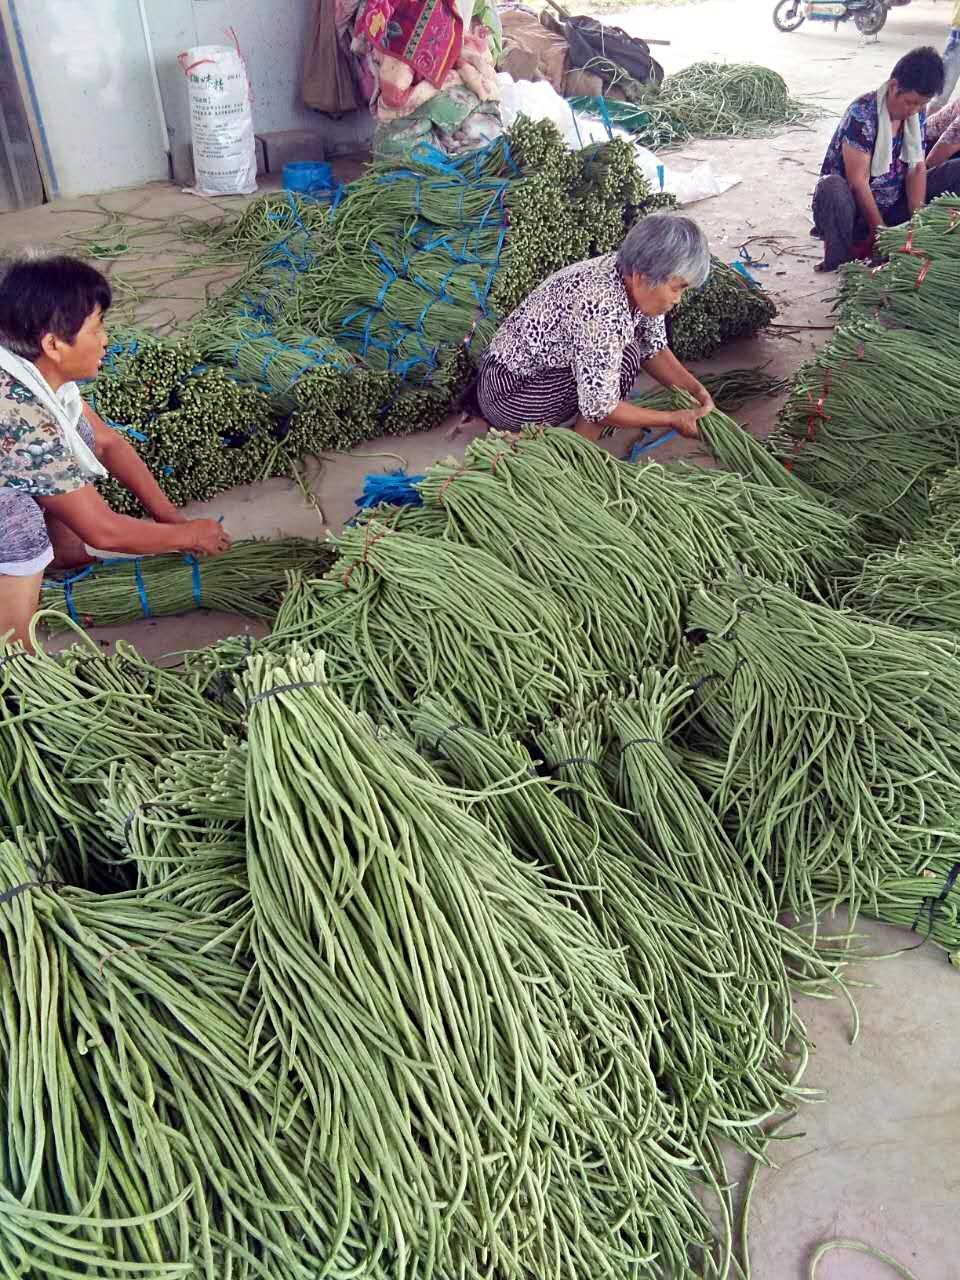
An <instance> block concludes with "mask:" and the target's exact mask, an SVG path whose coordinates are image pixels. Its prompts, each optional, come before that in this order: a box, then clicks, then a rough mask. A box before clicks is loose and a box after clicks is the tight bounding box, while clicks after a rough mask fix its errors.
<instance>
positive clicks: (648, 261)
mask: <svg viewBox="0 0 960 1280" xmlns="http://www.w3.org/2000/svg"><path fill="white" fill-rule="evenodd" d="M617 270H618V271H619V272H620V275H621V276H622V277H623V278H624V279H626V278H627V277H628V276H638V275H639V276H643V278H644V279H645V280H646V282H647V284H663V282H664V281H665V280H672V279H673V277H674V276H679V277H680V279H681V280H686V282H687V284H688V285H691V286H692V287H693V288H694V289H696V288H699V286H700V285H702V284H703V282H704V281H705V280H706V278H707V276H708V275H709V274H710V246H709V245H708V244H707V237H706V236H705V235H704V234H703V232H702V231H701V230H700V228H699V227H698V226H697V224H696V223H695V222H691V220H690V219H689V218H681V217H678V216H677V215H676V214H671V213H651V214H649V215H648V216H647V217H646V218H641V219H640V221H639V222H638V223H637V224H636V226H634V227H631V229H630V230H629V231H628V232H627V234H626V236H625V237H624V241H623V244H621V246H620V248H619V250H618V252H617Z"/></svg>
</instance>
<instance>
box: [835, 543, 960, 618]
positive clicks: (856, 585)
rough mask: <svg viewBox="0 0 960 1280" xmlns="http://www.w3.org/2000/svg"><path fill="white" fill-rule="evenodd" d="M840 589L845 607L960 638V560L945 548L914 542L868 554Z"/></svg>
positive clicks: (844, 580) (842, 581)
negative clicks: (958, 635)
mask: <svg viewBox="0 0 960 1280" xmlns="http://www.w3.org/2000/svg"><path fill="white" fill-rule="evenodd" d="M838 588H839V596H840V599H841V602H842V604H843V605H844V607H845V608H848V609H855V610H857V612H859V613H862V614H865V615H866V616H867V617H869V618H876V619H877V620H878V621H880V622H889V623H893V624H895V625H897V626H900V627H919V628H922V629H926V630H931V631H945V632H950V633H955V634H960V560H958V558H957V556H956V554H955V553H954V552H952V551H951V550H950V549H949V548H948V547H946V546H945V545H943V544H938V543H935V542H912V543H906V544H904V545H903V546H901V547H898V548H897V550H896V551H890V552H878V553H877V554H875V555H872V556H868V557H867V559H866V560H864V561H863V563H862V565H861V566H860V567H859V569H858V571H857V573H856V574H855V575H852V576H851V577H850V578H848V579H841V581H840V582H839V583H838Z"/></svg>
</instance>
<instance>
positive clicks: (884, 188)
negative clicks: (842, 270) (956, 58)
mask: <svg viewBox="0 0 960 1280" xmlns="http://www.w3.org/2000/svg"><path fill="white" fill-rule="evenodd" d="M942 89H943V60H942V58H941V57H940V55H939V53H937V51H936V49H930V48H922V49H913V50H911V52H910V53H907V54H904V56H903V57H902V58H901V59H900V61H899V62H898V63H897V65H896V66H895V67H894V68H893V73H892V75H891V77H890V79H889V80H888V81H887V82H886V83H885V84H883V85H881V86H880V88H879V89H878V90H876V91H874V92H872V93H865V94H864V95H863V97H861V98H857V100H856V101H855V102H852V103H851V104H850V106H849V107H848V108H847V111H846V114H845V115H844V117H843V119H842V120H841V121H840V124H839V126H838V127H837V130H836V132H835V133H834V135H833V139H832V140H831V142H830V146H829V147H828V148H827V154H826V157H825V158H824V161H823V167H822V169H821V171H820V172H821V177H820V181H819V182H818V183H817V187H816V190H815V191H814V193H813V221H814V230H813V233H812V234H814V235H816V236H819V237H820V239H821V240H823V242H824V254H823V261H822V262H820V263H818V264H817V267H816V270H817V271H835V270H836V269H837V267H839V266H840V265H841V264H842V263H844V262H850V261H851V260H852V259H854V258H869V257H870V256H871V255H872V253H873V247H874V241H875V239H876V234H877V232H878V231H879V230H880V228H881V227H883V226H888V227H892V226H896V225H897V224H898V223H901V222H906V221H907V219H908V218H909V217H910V216H911V214H913V213H915V212H916V211H917V209H919V208H921V207H922V206H923V205H924V204H926V203H927V201H928V200H931V199H933V197H934V196H939V195H943V193H944V192H945V191H954V190H960V159H956V160H949V161H948V162H947V163H945V164H939V163H938V164H937V167H936V168H931V169H929V170H928V162H927V159H926V156H925V150H926V138H925V127H926V117H925V114H924V112H925V108H926V106H927V104H928V103H929V101H930V99H931V98H933V97H935V96H936V95H937V94H938V93H940V92H941V91H942Z"/></svg>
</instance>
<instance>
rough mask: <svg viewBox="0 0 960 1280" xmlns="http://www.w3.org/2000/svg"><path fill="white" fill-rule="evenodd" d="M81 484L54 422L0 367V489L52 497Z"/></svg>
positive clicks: (77, 470) (24, 389) (82, 483)
mask: <svg viewBox="0 0 960 1280" xmlns="http://www.w3.org/2000/svg"><path fill="white" fill-rule="evenodd" d="M85 484H87V480H86V478H85V477H84V475H83V473H82V472H81V470H80V468H79V467H78V466H77V463H76V459H75V458H74V456H73V454H72V453H71V452H70V450H69V449H67V448H66V446H65V445H64V443H63V438H62V436H61V435H60V429H59V428H58V426H57V424H56V422H55V421H54V420H53V418H52V417H51V416H50V414H49V413H48V412H47V410H46V409H44V408H43V407H42V405H40V404H39V403H38V402H37V400H36V398H35V397H34V395H33V392H32V391H30V390H29V389H28V388H27V387H25V386H24V385H23V383H22V382H18V381H17V380H16V378H12V377H11V376H10V374H8V373H7V372H5V371H4V370H3V369H0V489H2V488H6V489H15V490H17V491H18V492H20V493H23V494H26V495H27V497H30V498H54V497H56V496H57V495H58V494H61V493H73V492H74V490H76V489H82V488H83V486H84V485H85Z"/></svg>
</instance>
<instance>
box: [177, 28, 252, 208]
mask: <svg viewBox="0 0 960 1280" xmlns="http://www.w3.org/2000/svg"><path fill="white" fill-rule="evenodd" d="M179 61H180V66H181V67H182V68H183V73H184V75H185V76H186V77H187V84H188V86H189V92H190V129H191V133H192V136H193V168H194V185H193V187H191V188H189V190H191V191H193V192H194V193H195V194H196V195H202V196H249V195H252V194H253V193H254V191H256V189H257V148H256V142H255V140H254V135H253V111H252V108H251V102H250V81H249V79H248V78H247V68H246V66H245V65H244V61H243V58H241V56H240V53H239V51H238V50H237V49H231V48H229V46H227V45H219V44H204V45H198V46H197V47H196V48H194V49H188V50H187V51H186V52H185V53H181V55H180V59H179Z"/></svg>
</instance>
